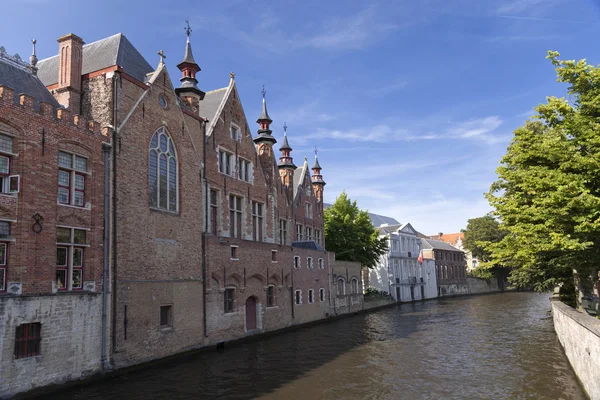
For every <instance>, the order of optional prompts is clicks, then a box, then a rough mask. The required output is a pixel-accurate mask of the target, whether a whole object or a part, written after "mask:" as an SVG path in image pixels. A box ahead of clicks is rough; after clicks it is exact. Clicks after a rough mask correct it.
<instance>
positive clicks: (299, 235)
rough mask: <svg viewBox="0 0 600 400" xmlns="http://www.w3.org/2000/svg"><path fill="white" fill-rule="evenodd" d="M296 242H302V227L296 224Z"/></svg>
mask: <svg viewBox="0 0 600 400" xmlns="http://www.w3.org/2000/svg"><path fill="white" fill-rule="evenodd" d="M296 240H298V241H301V240H302V225H300V224H296Z"/></svg>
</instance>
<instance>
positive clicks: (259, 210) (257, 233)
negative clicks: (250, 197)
mask: <svg viewBox="0 0 600 400" xmlns="http://www.w3.org/2000/svg"><path fill="white" fill-rule="evenodd" d="M263 208H264V207H263V204H262V203H259V202H257V201H253V202H252V240H255V241H257V242H262V240H263Z"/></svg>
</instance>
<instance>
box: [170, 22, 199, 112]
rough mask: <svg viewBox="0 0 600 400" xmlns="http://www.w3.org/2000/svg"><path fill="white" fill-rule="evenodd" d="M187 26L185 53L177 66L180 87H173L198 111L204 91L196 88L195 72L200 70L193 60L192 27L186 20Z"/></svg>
mask: <svg viewBox="0 0 600 400" xmlns="http://www.w3.org/2000/svg"><path fill="white" fill-rule="evenodd" d="M186 23H187V26H186V27H185V33H186V35H187V41H186V44H185V54H184V55H183V61H181V62H180V63H179V64H178V65H177V68H179V70H180V71H181V78H180V79H179V81H180V82H181V87H178V88H177V89H175V93H177V96H179V97H180V98H181V99H182V100H183V101H185V102H186V103H187V105H188V107H190V108H191V109H192V110H193V111H198V108H199V103H200V100H202V99H204V95H205V93H204V92H203V91H202V90H200V89H198V81H197V80H196V73H197V72H199V71H200V66H199V65H198V64H197V63H196V60H194V54H193V53H192V45H191V44H190V35H191V33H192V28H190V24H189V21H186Z"/></svg>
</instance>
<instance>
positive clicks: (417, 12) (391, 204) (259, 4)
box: [0, 0, 600, 234]
mask: <svg viewBox="0 0 600 400" xmlns="http://www.w3.org/2000/svg"><path fill="white" fill-rule="evenodd" d="M2 3H6V4H2V14H3V24H0V45H2V46H4V47H5V48H6V50H7V51H8V52H9V53H11V54H13V53H16V52H18V53H19V54H20V55H21V56H22V57H23V58H24V59H25V58H27V57H28V56H29V54H30V43H29V40H30V39H31V38H34V37H35V38H36V39H37V41H38V57H39V58H40V59H42V58H46V57H49V56H51V55H54V54H56V52H57V48H58V44H57V43H56V39H57V38H58V37H59V36H62V35H64V34H66V33H69V32H73V33H75V34H77V35H79V36H81V37H82V38H83V39H84V40H85V41H86V42H87V43H90V42H93V41H95V40H99V39H101V38H104V37H107V36H110V35H112V34H115V33H117V32H123V33H124V34H125V35H126V36H127V37H128V38H129V40H130V41H131V42H132V43H133V44H134V45H135V46H136V47H137V48H138V50H140V52H141V53H142V54H143V55H144V56H145V57H146V59H147V60H148V61H149V62H150V64H151V65H157V63H158V56H157V55H156V52H157V51H158V50H160V49H164V51H165V53H166V54H167V59H166V62H167V65H168V66H169V71H170V73H171V76H172V77H173V78H177V77H179V71H178V70H177V69H176V67H175V65H176V64H177V63H178V62H179V61H180V60H181V58H182V56H183V50H184V44H185V36H184V31H183V27H184V24H185V22H184V21H185V20H186V19H189V20H190V24H191V25H192V29H193V33H192V45H193V48H194V54H195V58H196V61H197V62H198V63H199V64H200V66H201V68H202V71H201V72H200V73H199V74H198V80H199V86H200V88H201V89H203V90H206V91H208V90H212V89H216V88H219V87H223V86H226V85H227V82H228V75H229V72H230V71H234V72H235V73H236V83H237V85H238V89H239V91H240V96H241V98H242V101H243V104H244V108H245V110H246V114H247V117H248V119H249V122H250V125H251V127H253V126H255V125H254V120H255V118H256V116H258V114H259V107H260V96H261V94H260V90H261V87H262V85H263V84H265V86H266V89H267V101H268V105H269V113H270V115H271V118H273V120H274V123H273V128H274V132H275V135H276V138H281V135H282V128H281V126H282V125H283V122H284V121H286V122H287V125H288V136H289V140H290V144H291V146H292V147H293V148H294V151H293V153H292V155H293V156H294V158H295V162H296V164H300V163H301V162H302V160H303V158H304V157H305V156H306V157H308V158H309V160H310V161H311V162H312V159H313V157H314V155H313V149H314V147H315V146H317V147H318V148H319V160H320V163H321V166H322V167H323V176H324V179H325V180H326V182H327V186H326V187H325V193H326V194H325V199H326V201H329V202H333V201H334V200H335V197H336V196H337V195H338V194H339V193H340V192H341V191H342V190H346V192H347V193H348V194H349V195H350V197H351V198H353V199H356V200H358V204H359V206H360V207H361V208H364V209H369V210H370V211H371V212H375V213H380V214H384V215H388V216H392V217H395V218H396V219H398V220H399V221H401V222H411V223H412V224H413V226H414V227H415V228H416V229H418V230H420V231H421V232H423V233H426V234H434V233H437V232H445V233H450V232H455V231H458V230H460V229H461V228H463V227H465V225H466V221H467V219H468V218H473V217H478V216H482V215H484V214H485V213H486V212H488V211H489V210H490V207H489V205H488V204H487V201H486V200H485V198H484V196H483V193H484V192H486V191H487V190H488V188H489V185H490V184H491V183H492V181H493V180H494V179H495V169H496V168H497V166H498V161H499V160H500V157H501V156H502V155H503V154H504V151H505V149H506V146H507V144H508V142H509V140H510V137H511V132H512V131H513V130H514V129H515V128H516V127H518V126H519V125H521V124H522V123H523V122H524V121H525V120H526V119H527V118H528V116H529V115H530V114H531V113H532V107H534V106H535V105H536V104H538V103H540V102H543V101H544V99H545V96H548V95H559V96H562V95H563V94H564V93H565V91H566V87H565V86H564V85H560V84H557V83H556V78H555V73H554V70H553V68H552V66H551V65H550V63H549V62H548V61H547V60H546V59H545V54H546V50H548V49H552V50H557V51H559V52H560V53H561V55H562V57H563V58H568V59H580V58H587V59H588V61H589V62H591V63H593V64H598V63H599V62H600V47H599V46H598V45H597V43H598V37H600V24H599V21H600V18H599V17H600V2H598V1H594V0H581V1H575V0H485V1H484V0H419V1H408V0H406V1H404V0H403V1H394V2H392V1H380V2H365V1H322V0H320V1H313V0H305V1H301V2H300V1H283V0H254V1H242V0H220V1H210V2H209V1H187V2H185V1H176V2H170V1H164V0H162V1H157V0H145V1H137V0H130V1H110V0H104V1H102V2H90V1H69V0H61V1H60V2H56V1H53V0H10V1H9V0H2ZM57 4H60V5H61V6H60V7H59V6H57ZM276 146H277V145H276Z"/></svg>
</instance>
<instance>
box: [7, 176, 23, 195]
mask: <svg viewBox="0 0 600 400" xmlns="http://www.w3.org/2000/svg"><path fill="white" fill-rule="evenodd" d="M20 187H21V176H20V175H11V176H9V177H8V192H9V193H19V189H20Z"/></svg>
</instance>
